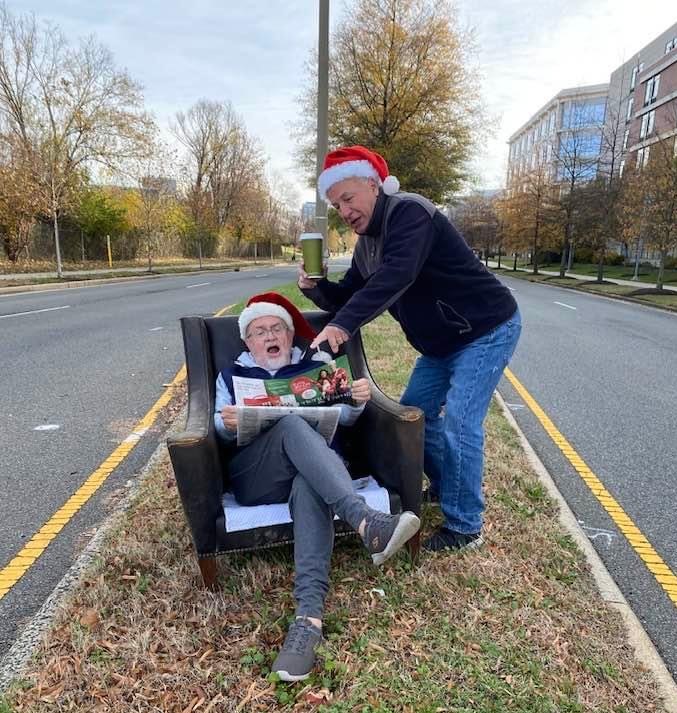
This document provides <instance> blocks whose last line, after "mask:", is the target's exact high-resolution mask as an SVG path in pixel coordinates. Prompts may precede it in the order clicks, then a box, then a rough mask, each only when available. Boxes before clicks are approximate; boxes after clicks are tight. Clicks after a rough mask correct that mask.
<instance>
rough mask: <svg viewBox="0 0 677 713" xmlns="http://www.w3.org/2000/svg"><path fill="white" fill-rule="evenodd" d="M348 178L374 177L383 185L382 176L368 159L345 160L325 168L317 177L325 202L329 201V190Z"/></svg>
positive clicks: (321, 195) (318, 186) (319, 189)
mask: <svg viewBox="0 0 677 713" xmlns="http://www.w3.org/2000/svg"><path fill="white" fill-rule="evenodd" d="M346 178H373V179H374V180H375V181H376V182H377V183H378V185H379V186H380V185H381V177H380V176H379V175H378V172H377V171H376V169H375V168H374V166H373V164H372V163H371V162H369V161H367V160H366V159H364V160H360V161H344V162H343V163H337V164H335V165H334V166H330V167H329V168H325V169H324V171H322V173H321V174H320V177H319V178H318V179H317V188H318V191H319V193H320V198H322V200H323V201H324V202H325V203H328V202H329V201H328V199H327V191H328V190H329V189H330V188H331V187H332V186H333V185H334V184H335V183H338V182H339V181H345V180H346Z"/></svg>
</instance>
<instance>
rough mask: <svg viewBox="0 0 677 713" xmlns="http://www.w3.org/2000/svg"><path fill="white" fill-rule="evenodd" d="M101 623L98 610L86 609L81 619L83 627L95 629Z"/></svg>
mask: <svg viewBox="0 0 677 713" xmlns="http://www.w3.org/2000/svg"><path fill="white" fill-rule="evenodd" d="M98 623H99V613H98V612H97V611H96V609H85V611H84V612H83V614H82V616H81V617H80V624H82V626H87V627H89V628H90V629H91V628H93V627H95V626H96V625H97V624H98Z"/></svg>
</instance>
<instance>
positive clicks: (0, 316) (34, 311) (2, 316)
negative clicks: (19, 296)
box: [0, 305, 70, 319]
mask: <svg viewBox="0 0 677 713" xmlns="http://www.w3.org/2000/svg"><path fill="white" fill-rule="evenodd" d="M69 307H70V305H64V306H63V307H46V308H45V309H32V310H30V311H29V312H14V313H13V314H0V319H7V318H8V317H23V316H24V315H25V314H38V313H40V312H54V310H57V309H68V308H69Z"/></svg>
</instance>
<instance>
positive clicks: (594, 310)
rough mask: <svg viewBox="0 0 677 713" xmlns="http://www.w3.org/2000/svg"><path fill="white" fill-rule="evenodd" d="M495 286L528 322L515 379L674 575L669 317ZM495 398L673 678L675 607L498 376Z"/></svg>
mask: <svg viewBox="0 0 677 713" xmlns="http://www.w3.org/2000/svg"><path fill="white" fill-rule="evenodd" d="M502 279H503V281H504V283H505V284H506V285H508V286H509V287H510V288H511V289H513V290H514V292H513V294H514V295H515V297H516V298H517V300H518V302H519V305H520V309H521V311H522V315H523V321H524V328H523V333H522V338H521V341H520V344H519V346H518V349H517V352H516V354H515V357H514V359H513V362H512V364H511V369H512V371H513V373H514V374H515V376H516V377H517V378H518V379H519V380H520V382H521V383H522V384H523V385H524V386H525V387H526V389H527V390H528V391H529V392H530V394H531V396H532V397H533V398H534V399H535V400H536V401H537V403H538V404H539V405H540V406H541V408H542V409H543V410H544V411H545V412H546V414H547V415H548V416H549V417H550V418H551V419H552V421H553V422H554V423H555V426H556V427H557V428H558V429H559V431H560V432H561V433H562V434H563V435H564V436H565V437H566V438H567V440H568V441H569V442H570V443H571V444H572V446H573V447H574V449H575V450H576V451H577V452H578V454H579V455H580V456H581V457H582V458H583V460H584V461H585V462H586V463H587V465H588V466H589V467H590V468H591V470H592V471H593V472H594V473H595V475H597V477H598V478H599V479H600V480H601V481H602V482H603V483H604V485H605V487H606V488H607V490H609V492H610V493H611V495H612V496H613V497H615V498H616V500H618V501H619V503H620V504H621V506H622V507H623V509H624V510H625V512H626V513H627V514H628V516H629V517H630V518H631V519H632V520H633V521H634V523H635V525H636V526H637V527H638V528H639V529H640V530H641V532H642V533H643V534H644V535H645V537H646V538H647V539H648V540H649V542H650V543H651V544H652V545H653V547H654V549H655V550H656V551H657V552H658V554H659V555H660V556H661V557H662V558H663V560H664V561H665V563H666V564H667V565H668V566H669V567H670V569H671V570H672V572H673V573H677V528H676V527H675V523H676V522H677V520H676V515H675V510H676V507H677V437H676V434H677V404H676V402H675V398H676V396H677V368H676V367H677V315H673V314H670V313H667V312H661V311H659V310H655V309H651V308H647V307H643V306H640V305H635V304H626V303H623V302H620V301H616V300H609V299H604V298H599V297H593V296H589V295H584V294H579V293H576V292H573V291H571V290H562V289H558V288H554V287H549V286H543V285H539V284H534V283H530V282H527V281H524V280H517V279H510V278H502ZM500 391H501V393H502V395H503V396H504V398H505V399H506V401H507V402H508V404H509V406H510V407H511V409H512V412H513V415H514V416H515V418H516V419H517V421H518V423H519V424H520V426H521V427H522V429H523V430H524V432H525V434H526V436H527V438H528V439H529V441H530V443H531V444H532V445H533V446H534V448H535V450H536V451H537V453H538V454H539V456H540V458H541V460H542V461H543V462H544V464H545V466H546V467H547V469H548V471H549V472H550V473H551V475H552V476H553V478H554V480H555V482H556V483H557V486H558V488H559V490H560V491H561V492H562V494H563V495H564V497H565V498H566V500H567V502H568V503H569V505H570V506H571V508H572V510H573V511H574V513H575V515H576V516H577V518H578V520H579V522H580V523H581V524H582V525H583V527H584V530H585V532H586V533H587V534H588V536H589V537H590V539H591V541H592V543H593V545H594V546H595V549H596V550H597V552H598V553H599V554H600V555H601V557H602V559H603V560H604V562H605V564H606V566H607V568H608V569H609V571H610V572H611V574H612V576H613V577H614V579H615V580H616V582H617V583H618V585H619V587H620V588H621V590H622V591H623V594H624V595H625V597H626V598H627V599H628V601H629V603H630V604H631V606H632V607H633V609H634V611H635V613H636V614H637V615H638V617H639V619H640V620H641V621H642V623H643V624H644V626H645V628H646V630H647V632H648V633H649V635H650V637H651V639H652V640H653V641H654V643H655V644H656V646H657V648H658V650H659V652H660V653H661V655H662V656H663V659H664V660H665V662H666V664H667V666H668V668H669V669H670V671H671V673H672V675H673V676H677V607H676V606H675V604H673V603H672V602H671V601H670V599H669V598H668V597H667V595H666V593H665V592H664V591H663V590H662V589H661V587H660V586H659V585H658V583H657V582H656V580H655V579H654V577H653V575H652V574H650V573H649V571H648V570H647V569H646V566H645V565H644V564H643V562H642V561H641V559H640V558H639V557H638V555H637V554H636V553H635V552H634V551H633V550H632V548H631V547H630V546H629V544H628V543H627V541H626V540H625V538H624V536H623V535H622V534H621V533H620V531H619V530H618V529H617V527H616V526H615V524H614V523H613V521H612V520H611V518H610V517H609V515H608V514H607V513H606V512H605V510H604V509H603V508H602V507H601V505H600V504H599V503H598V502H597V500H596V499H595V498H594V496H593V495H592V494H591V493H590V491H589V490H588V488H587V486H586V485H585V484H584V483H583V481H582V480H581V478H580V476H579V475H578V474H577V473H576V471H575V470H574V469H573V467H572V466H571V465H570V464H569V462H568V461H567V460H566V459H565V458H564V456H563V455H562V454H561V453H560V451H559V449H557V448H556V447H555V446H554V444H553V442H552V440H551V439H550V438H549V437H548V435H547V434H546V432H545V430H544V429H543V427H542V426H541V425H540V423H539V422H538V421H537V419H536V418H535V417H534V416H533V414H532V413H531V412H530V411H529V409H528V408H526V407H525V405H524V403H523V401H522V399H521V398H520V397H519V395H518V394H517V393H516V392H515V390H514V389H513V388H512V386H511V385H510V384H509V382H508V381H507V379H505V378H504V379H503V380H502V382H501V385H500Z"/></svg>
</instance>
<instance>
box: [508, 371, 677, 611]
mask: <svg viewBox="0 0 677 713" xmlns="http://www.w3.org/2000/svg"><path fill="white" fill-rule="evenodd" d="M504 373H505V376H506V378H507V379H508V381H509V382H510V383H511V384H512V386H513V387H514V389H515V391H517V393H518V394H519V395H520V396H521V397H522V400H523V401H524V403H525V404H526V405H527V406H528V407H529V408H530V409H531V411H532V413H533V414H534V416H536V418H537V419H538V420H539V422H540V424H541V425H542V426H543V428H544V429H545V432H546V433H547V434H548V435H549V436H550V438H551V439H552V440H553V442H554V444H555V445H556V446H557V447H558V448H559V449H560V451H561V452H562V455H563V456H564V457H565V458H566V459H567V460H568V461H569V463H571V465H572V466H573V468H574V470H575V471H576V472H577V473H578V475H580V477H581V479H582V480H583V482H584V483H585V484H586V485H587V486H588V488H589V490H590V492H591V493H592V494H593V495H594V496H595V498H597V501H598V502H599V504H600V505H601V506H602V507H603V508H604V510H605V511H606V512H607V513H608V515H609V517H610V518H611V519H612V520H613V522H614V524H615V525H616V527H617V528H618V529H619V530H620V531H621V532H622V533H623V535H624V536H625V539H626V540H627V541H628V543H629V544H630V546H631V547H632V549H633V550H634V551H635V552H636V553H637V554H638V555H639V557H640V558H641V560H642V562H644V564H645V566H646V568H647V569H648V570H649V572H651V574H653V576H654V577H655V579H656V581H657V582H658V584H659V585H660V587H661V588H662V589H663V590H664V591H665V593H666V594H667V595H668V597H669V598H670V600H671V601H672V602H673V604H675V605H677V577H676V576H675V574H674V572H673V571H672V570H671V569H670V567H668V565H666V564H665V562H664V561H663V559H662V558H661V556H660V555H659V554H658V553H657V552H656V550H655V549H654V548H653V547H652V545H651V543H650V542H649V541H648V540H647V539H646V537H644V535H643V534H642V532H641V530H640V529H639V528H638V527H637V525H635V523H634V522H633V521H632V520H631V519H630V517H629V516H628V514H627V513H626V512H625V510H623V508H622V507H621V506H620V504H619V503H618V501H617V500H616V499H615V498H614V497H613V495H611V493H610V492H609V491H608V490H607V489H606V488H605V487H604V485H603V483H602V481H601V480H600V479H599V478H598V477H597V476H596V475H595V474H594V473H593V472H592V470H590V468H589V467H588V465H587V464H586V462H585V461H584V460H583V459H582V458H581V457H580V455H579V454H578V453H577V452H576V451H575V449H574V448H573V446H572V445H571V444H570V443H569V441H567V439H566V438H565V437H564V436H563V435H562V434H561V433H560V432H559V430H558V429H557V428H556V426H555V424H554V423H553V422H552V421H551V420H550V418H549V417H548V416H547V414H546V413H545V411H543V409H542V408H541V407H540V406H539V405H538V403H537V402H536V401H535V400H534V398H533V397H532V396H531V394H530V393H529V392H528V391H527V390H526V389H525V388H524V386H523V385H522V384H521V382H520V381H519V379H518V378H517V377H516V376H515V375H514V374H513V373H512V371H510V369H506V370H505V372H504Z"/></svg>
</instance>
